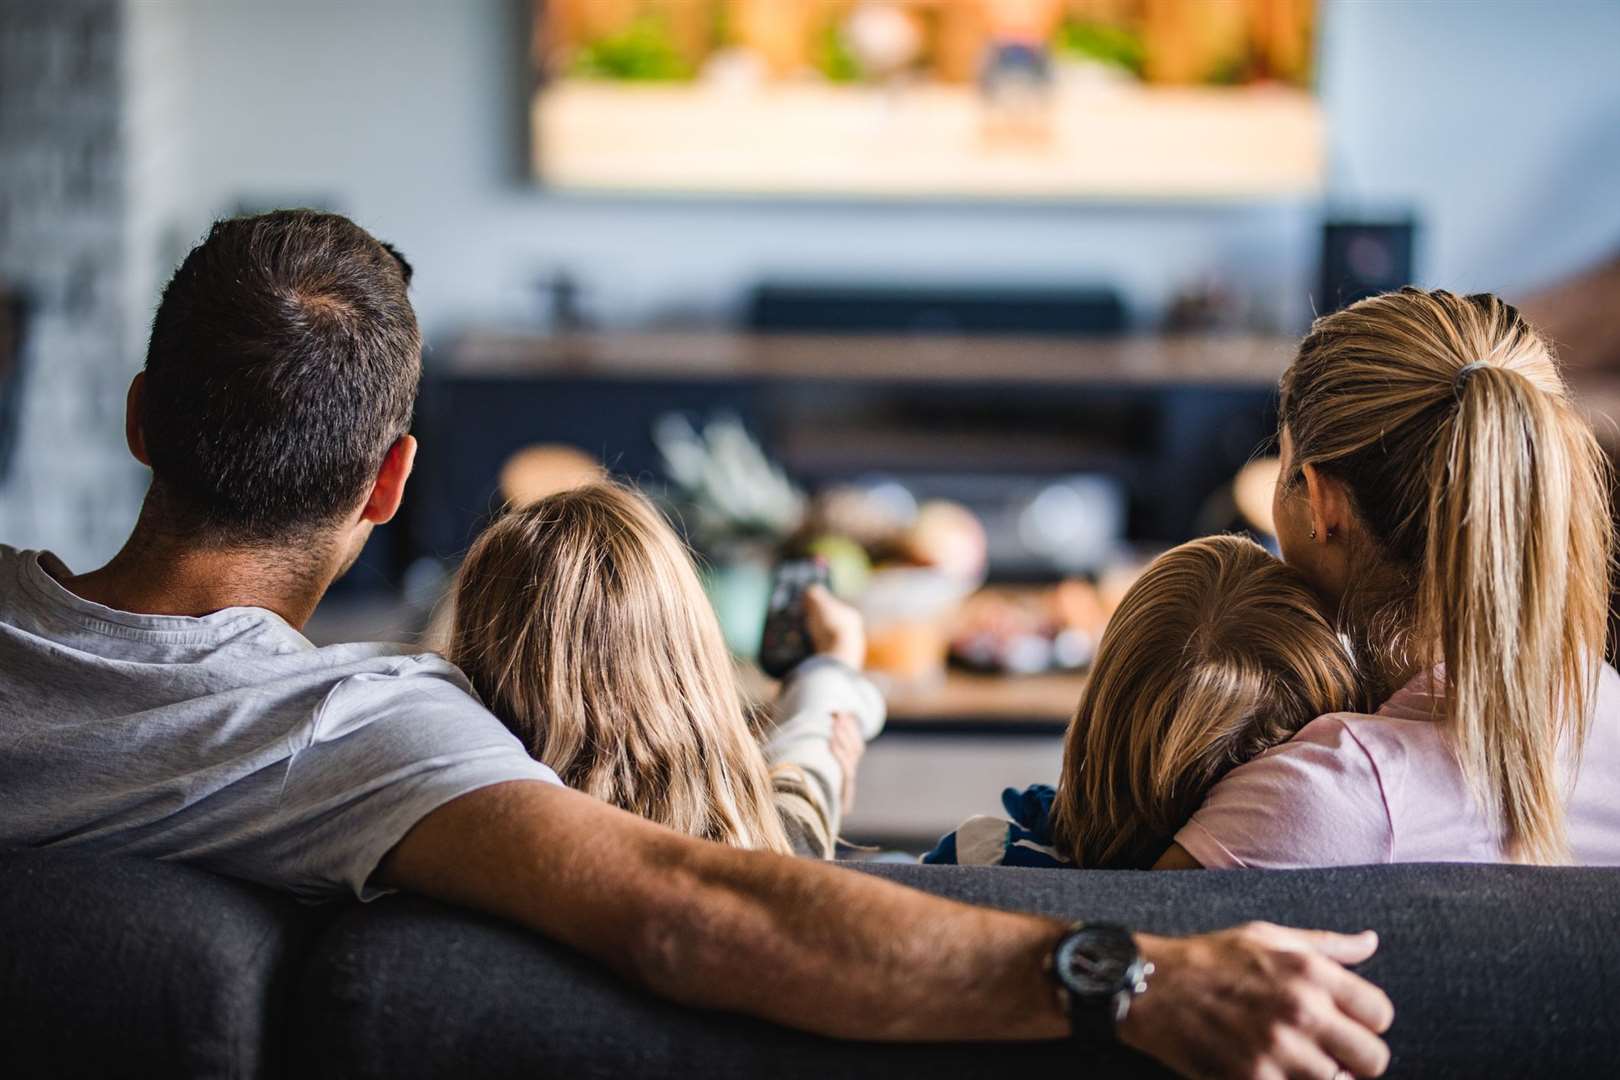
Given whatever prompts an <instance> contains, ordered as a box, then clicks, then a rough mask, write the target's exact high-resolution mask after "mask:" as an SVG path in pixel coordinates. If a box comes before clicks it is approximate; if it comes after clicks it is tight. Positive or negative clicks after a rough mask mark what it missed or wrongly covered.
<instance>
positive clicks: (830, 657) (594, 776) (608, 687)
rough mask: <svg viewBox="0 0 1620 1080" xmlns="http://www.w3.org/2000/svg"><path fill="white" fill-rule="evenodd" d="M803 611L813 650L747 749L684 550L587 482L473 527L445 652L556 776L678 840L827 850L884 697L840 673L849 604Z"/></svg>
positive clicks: (732, 677)
mask: <svg viewBox="0 0 1620 1080" xmlns="http://www.w3.org/2000/svg"><path fill="white" fill-rule="evenodd" d="M807 608H808V616H809V623H810V626H809V629H810V636H811V638H812V640H813V641H814V642H815V644H816V647H817V652H818V654H820V655H818V656H817V657H815V658H812V659H811V660H809V661H807V662H806V663H804V664H801V665H800V666H799V668H798V669H797V670H796V671H794V672H793V673H791V674H790V675H789V676H788V679H787V680H786V682H785V683H784V685H783V689H782V693H781V696H780V698H779V699H778V701H777V703H776V712H777V715H778V716H779V717H781V718H782V719H781V721H780V722H779V723H778V724H776V725H775V727H774V728H773V730H771V731H769V732H767V733H765V734H766V735H767V737H768V741H767V742H766V743H765V744H764V745H763V746H762V745H761V742H760V739H759V736H758V734H757V733H756V732H755V731H754V730H753V728H752V727H751V725H750V724H749V722H748V719H747V717H746V715H745V714H744V711H743V701H742V695H741V693H740V690H739V688H738V684H737V675H736V669H735V668H734V667H733V665H732V661H731V657H730V654H729V653H727V651H726V648H725V643H724V640H723V639H722V637H721V633H720V624H719V621H718V620H717V619H716V618H715V614H714V610H713V608H711V607H710V606H709V601H708V598H707V597H706V596H705V595H704V593H703V588H702V586H701V585H700V584H699V583H698V578H697V574H696V572H695V570H694V568H693V566H692V560H691V558H690V556H688V554H687V552H686V548H685V546H684V545H682V543H681V541H680V539H679V538H678V537H677V536H676V535H675V533H674V531H673V530H671V529H670V527H669V525H668V524H667V523H666V522H665V521H664V519H663V517H662V515H660V514H659V512H658V511H657V510H656V509H655V508H654V507H652V506H651V505H650V504H649V503H648V502H647V501H646V500H645V499H643V498H642V497H641V496H639V495H636V494H635V493H634V492H631V491H628V490H626V489H624V488H621V487H617V486H614V485H611V484H590V485H587V486H584V487H579V488H575V489H572V490H570V491H565V492H562V493H560V494H556V495H552V496H549V497H547V498H544V499H541V500H540V501H538V502H536V503H534V504H532V505H530V506H526V507H523V508H521V509H518V510H513V511H511V512H510V513H508V514H506V515H505V516H504V517H502V518H499V519H498V520H496V521H495V522H494V523H492V524H491V525H490V527H489V528H488V529H486V530H485V531H484V532H483V534H482V535H480V536H479V538H478V540H477V542H476V543H475V544H474V545H473V547H472V550H471V551H470V552H468V554H467V558H466V560H465V561H464V562H463V563H462V567H461V570H460V572H459V574H458V575H457V578H456V588H455V612H454V616H453V620H454V625H453V629H452V631H451V635H450V645H449V648H448V650H447V654H448V656H449V659H450V660H451V661H452V662H453V663H455V665H456V666H457V667H459V668H461V670H462V671H464V672H465V673H466V674H467V677H468V679H469V680H470V681H471V682H472V684H473V687H474V688H475V689H476V690H477V691H478V693H479V695H480V696H481V697H482V698H483V700H484V702H485V703H486V704H487V705H488V706H489V708H490V710H491V711H492V712H494V713H495V715H496V716H498V717H500V719H501V721H502V722H503V723H505V724H506V726H507V727H508V728H510V729H511V730H512V732H513V733H514V734H516V735H517V736H518V738H520V739H521V740H522V741H523V744H524V745H525V746H526V747H527V748H528V749H529V752H530V753H531V754H532V755H533V756H534V757H535V758H537V759H538V760H540V761H543V762H545V763H546V764H547V765H550V766H551V767H552V768H553V769H555V770H556V772H557V775H558V776H560V777H561V778H562V779H563V782H564V783H566V784H568V785H569V786H570V787H573V788H577V789H579V790H581V791H584V792H585V793H586V794H589V795H594V796H596V797H597V798H599V799H602V800H604V801H606V802H609V803H612V804H614V805H615V806H618V807H620V808H621V809H624V810H628V811H630V812H631V813H635V814H639V815H641V816H642V817H645V818H648V819H650V820H652V821H656V822H658V823H659V824H661V825H665V826H668V827H669V828H672V829H675V830H676V831H678V832H684V833H687V834H689V835H692V836H697V837H702V838H704V839H708V840H715V841H718V842H720V843H724V844H731V845H734V846H736V847H747V848H763V849H766V850H770V851H776V852H780V853H791V852H798V853H800V854H806V855H813V856H817V857H821V858H831V857H832V854H833V846H834V840H835V838H836V837H837V835H838V827H839V824H840V819H841V815H842V813H843V811H844V809H845V808H846V805H847V802H848V799H849V797H850V795H851V794H852V786H851V784H850V780H851V778H852V772H853V769H854V762H855V760H856V759H858V758H859V756H860V753H859V751H860V750H861V749H863V748H864V741H863V739H870V738H872V737H873V736H875V735H876V734H877V733H878V731H879V729H881V727H882V726H883V712H884V706H883V699H882V696H881V695H880V694H879V693H878V691H877V688H876V687H874V686H873V685H872V684H871V683H869V682H868V681H867V680H866V679H864V678H862V677H861V676H860V675H859V674H858V673H857V671H856V670H855V669H856V668H858V667H859V666H860V664H861V662H862V659H863V656H864V653H865V634H864V631H863V629H862V627H861V622H860V616H859V615H858V614H856V613H855V612H854V610H853V609H851V608H849V607H847V606H845V605H843V604H840V603H839V602H838V601H836V600H834V599H833V598H832V597H831V596H830V595H828V594H826V592H825V590H820V591H815V592H813V594H812V595H811V596H810V597H809V598H808V602H807ZM851 744H853V745H851ZM767 762H769V764H768V763H767Z"/></svg>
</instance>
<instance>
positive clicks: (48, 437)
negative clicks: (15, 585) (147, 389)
mask: <svg viewBox="0 0 1620 1080" xmlns="http://www.w3.org/2000/svg"><path fill="white" fill-rule="evenodd" d="M139 17H141V16H140V13H139V11H138V5H137V6H126V4H125V3H122V2H120V0H0V278H4V279H5V280H6V281H7V282H8V283H10V284H11V285H13V286H14V287H20V288H21V289H22V290H23V292H24V294H25V295H26V296H27V297H28V298H29V300H30V301H31V317H30V319H29V321H28V324H27V331H26V332H27V341H28V344H27V348H26V350H25V353H24V356H23V364H24V382H23V398H22V404H23V408H22V413H21V417H20V425H19V427H20V431H19V442H18V448H17V454H16V458H15V460H14V461H13V462H12V468H11V469H10V471H9V473H8V475H7V477H6V478H5V480H4V481H3V482H0V542H5V543H10V544H16V545H21V546H28V547H36V546H37V547H49V548H51V549H52V550H54V551H56V552H57V553H58V554H60V555H61V556H62V557H63V558H64V559H65V560H66V561H67V562H68V564H69V565H70V566H75V567H82V568H88V567H89V566H90V565H91V564H93V563H96V562H99V561H100V560H102V559H105V558H106V557H107V556H108V555H110V554H112V552H113V551H115V550H116V549H117V546H118V544H119V542H120V541H121V540H122V539H123V536H124V534H125V532H126V531H127V529H128V527H129V525H130V523H131V522H132V521H133V519H134V515H135V512H136V510H137V508H138V506H139V502H140V497H141V495H142V493H143V492H144V489H145V478H144V475H143V472H142V470H141V469H140V468H139V466H137V465H136V464H135V463H134V462H133V461H132V460H131V459H130V457H129V455H128V452H127V451H126V450H125V448H124V445H123V424H122V414H123V399H124V393H125V389H126V387H127V385H128V382H129V379H130V376H131V375H132V374H133V372H134V371H135V370H136V369H137V368H138V367H139V355H140V354H139V348H138V345H137V342H138V341H139V337H140V334H139V332H138V327H139V326H140V325H141V324H142V323H144V321H145V317H146V313H145V312H144V311H139V310H136V308H137V297H138V296H139V295H140V293H141V289H142V286H140V285H139V284H138V283H137V280H138V277H139V274H138V273H137V258H136V256H137V254H139V253H138V252H137V251H135V250H134V244H135V242H136V241H139V242H141V243H143V244H144V243H146V242H147V238H146V233H145V232H144V231H142V229H143V228H145V226H142V227H141V228H137V226H136V223H137V222H144V221H145V220H146V219H147V217H148V216H149V215H148V213H147V211H145V210H144V209H142V208H141V207H140V206H139V205H137V196H138V195H139V194H140V193H139V192H138V191H137V190H136V186H135V185H134V184H133V183H132V168H131V165H132V155H131V153H130V150H129V147H130V140H129V138H128V136H129V118H130V115H131V112H132V102H134V101H137V100H139V98H138V93H139V92H140V91H139V88H138V87H136V86H135V85H134V81H133V80H132V78H131V70H130V69H131V64H130V55H129V46H130V42H131V40H132V38H131V33H130V27H131V20H132V18H139Z"/></svg>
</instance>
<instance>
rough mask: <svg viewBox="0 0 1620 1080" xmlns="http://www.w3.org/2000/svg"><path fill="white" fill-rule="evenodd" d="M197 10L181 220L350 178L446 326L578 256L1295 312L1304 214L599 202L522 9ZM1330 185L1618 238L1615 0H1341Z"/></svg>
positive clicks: (667, 279) (1467, 217)
mask: <svg viewBox="0 0 1620 1080" xmlns="http://www.w3.org/2000/svg"><path fill="white" fill-rule="evenodd" d="M146 2H160V3H180V4H184V5H186V6H187V7H188V9H189V11H188V19H187V25H188V28H189V31H188V32H189V34H190V36H191V42H190V48H189V53H190V56H191V66H192V72H191V76H192V81H193V86H194V92H193V94H192V107H191V118H190V143H191V146H192V149H193V153H194V167H193V169H192V170H191V171H192V176H193V191H192V193H191V197H190V198H189V199H188V206H189V208H190V209H189V212H188V213H187V214H186V215H184V216H183V219H182V220H181V221H180V222H178V223H177V224H178V225H179V227H180V233H181V234H183V235H195V234H197V233H198V232H200V231H201V229H202V227H203V226H204V225H205V224H206V222H207V219H208V218H209V217H210V216H211V215H213V214H216V213H221V212H226V211H229V210H231V209H233V208H234V207H235V206H236V205H237V204H238V202H239V201H241V200H244V199H245V200H248V201H250V202H252V201H262V202H271V203H274V202H279V201H283V200H287V199H304V198H307V199H314V198H318V197H319V198H327V199H330V200H332V202H333V203H334V204H335V205H337V206H339V207H340V208H342V209H343V210H345V211H346V212H348V213H350V214H351V215H353V216H355V217H357V218H358V219H359V220H361V221H362V222H363V223H364V224H365V225H367V226H368V227H370V228H372V229H373V230H374V231H376V232H377V233H378V234H379V235H381V236H384V237H386V238H388V239H390V240H393V241H394V242H395V243H397V244H399V245H400V246H401V247H402V248H403V249H404V250H405V252H406V253H407V254H408V255H409V256H410V257H411V258H412V259H413V261H414V262H415V263H416V264H417V267H418V272H419V273H418V279H417V280H418V289H417V298H418V304H419V307H420V309H421V313H422V317H423V321H424V324H425V327H426V329H427V330H428V333H429V336H430V337H435V336H437V337H440V338H442V337H443V336H444V335H445V334H447V333H449V332H450V331H452V330H454V329H455V328H456V327H459V326H461V325H464V324H467V323H469V322H477V321H488V320H509V319H520V318H528V317H537V315H538V312H539V311H540V304H539V302H538V300H537V298H536V295H535V292H534V283H535V282H536V280H537V279H539V278H540V277H542V276H543V275H545V274H547V273H549V272H550V271H551V270H553V269H555V268H556V267H559V266H566V267H567V268H568V269H569V270H570V271H571V272H572V273H574V274H575V275H576V276H577V277H579V278H580V280H581V281H582V283H583V285H584V286H585V288H586V296H585V299H586V302H587V304H589V305H590V306H591V307H593V308H594V309H595V311H596V313H597V314H598V316H599V317H600V318H602V319H604V320H605V321H608V322H612V323H619V324H624V323H633V322H636V321H638V320H641V319H645V318H648V317H652V316H655V315H659V314H663V313H666V312H668V311H670V310H672V309H676V310H689V311H692V312H695V313H699V314H704V313H715V312H718V311H724V310H725V309H726V307H727V305H728V304H731V303H733V302H734V301H735V299H736V297H737V296H738V295H739V293H740V290H741V289H742V288H743V287H744V286H746V284H747V283H748V282H750V281H752V280H754V279H755V278H757V277H758V276H761V275H765V274H769V273H771V272H773V271H779V270H790V271H793V272H796V273H799V274H807V275H814V274H827V275H831V274H839V275H868V276H876V277H883V276H895V275H903V276H910V277H915V278H918V279H923V280H938V279H952V278H955V279H970V280H983V279H985V278H995V279H998V280H1003V281H1032V282H1044V283H1052V282H1063V281H1071V282H1084V281H1098V280H1103V281H1113V282H1117V283H1118V284H1120V285H1121V286H1122V287H1124V289H1125V290H1126V292H1127V295H1128V296H1129V297H1130V299H1131V300H1132V302H1133V304H1134V306H1135V307H1136V308H1137V309H1138V311H1139V312H1141V313H1143V314H1144V315H1151V314H1152V313H1153V312H1154V311H1156V310H1157V308H1158V307H1159V306H1160V305H1161V304H1162V303H1163V301H1164V300H1165V298H1166V297H1167V296H1168V295H1169V294H1170V293H1171V292H1172V291H1173V290H1174V289H1175V288H1176V287H1178V286H1180V285H1182V284H1185V283H1187V282H1189V281H1195V280H1198V279H1200V278H1203V277H1208V276H1213V275H1219V276H1221V277H1222V278H1223V279H1225V280H1227V281H1228V282H1233V283H1236V284H1237V285H1238V286H1239V287H1240V288H1243V289H1247V290H1249V291H1251V292H1252V293H1253V294H1254V295H1255V296H1256V297H1257V298H1258V302H1259V303H1260V304H1261V306H1262V308H1263V309H1264V310H1266V311H1268V312H1270V313H1272V314H1273V315H1274V316H1275V317H1276V318H1278V319H1280V320H1282V321H1284V322H1288V323H1297V321H1298V320H1299V319H1301V318H1302V317H1304V316H1305V314H1306V313H1307V311H1308V299H1307V295H1306V293H1307V290H1308V289H1309V288H1310V287H1311V284H1312V282H1313V280H1314V271H1313V269H1312V268H1313V265H1314V259H1315V251H1314V236H1315V222H1316V213H1317V211H1316V210H1315V209H1314V208H1312V207H1307V206H1297V205H1296V206H1280V207H1278V206H1274V207H1246V208H1245V207H1239V208H1233V207H1226V208H1213V207H1205V208H1185V207H1183V208H1161V209H1153V208H1142V207H1137V208H1130V207H1122V206H1085V205H1077V206H1021V207H1020V206H1011V207H983V206H980V207H972V206H963V205H960V204H957V205H938V204H935V205H928V204H915V203H913V204H889V205H883V204H867V205H840V204H837V203H828V202H821V203H816V202H807V203H782V202H766V201H752V202H736V201H726V200H718V199H716V200H693V199H687V200H674V199H665V200H655V199H642V200H625V199H611V198H601V199H589V198H581V197H561V196H555V195H548V194H546V193H544V192H542V191H540V190H539V189H537V188H536V187H534V186H533V185H532V184H531V183H530V182H529V181H528V180H527V178H526V176H525V175H524V168H525V165H524V161H523V156H524V152H525V151H524V147H523V144H522V141H523V123H524V119H523V111H522V110H523V105H524V102H523V96H524V87H525V80H526V70H525V66H524V57H523V49H524V46H525V41H524V38H523V36H522V18H523V12H522V6H523V5H522V3H521V0H519V2H518V3H514V2H513V0H344V2H341V3H331V2H328V0H279V2H277V3H274V4H267V3H264V2H263V0H146ZM1326 21H1327V29H1326V33H1325V34H1324V54H1323V93H1324V101H1325V106H1326V109H1327V111H1328V123H1329V132H1330V141H1331V144H1332V150H1333V160H1334V165H1333V171H1332V177H1331V184H1332V193H1331V194H1332V197H1333V199H1334V201H1335V202H1344V203H1347V204H1351V205H1372V206H1374V207H1375V208H1379V207H1385V206H1396V207H1400V206H1412V207H1413V208H1415V209H1417V210H1418V211H1419V212H1420V213H1421V214H1422V215H1423V218H1424V220H1425V223H1426V226H1427V227H1426V231H1425V234H1424V238H1423V242H1422V248H1421V254H1420V258H1421V272H1422V276H1423V277H1424V278H1425V279H1426V280H1428V281H1431V282H1434V283H1447V284H1451V285H1461V286H1467V287H1470V288H1473V287H1494V288H1502V289H1509V290H1513V289H1520V288H1522V287H1524V286H1526V285H1531V284H1534V283H1537V282H1540V281H1543V280H1546V279H1548V278H1551V277H1555V276H1557V275H1559V274H1561V273H1564V272H1566V271H1567V270H1569V269H1572V268H1574V267H1576V266H1578V265H1581V264H1583V263H1585V262H1588V261H1590V260H1592V259H1594V258H1596V257H1598V256H1599V255H1601V254H1602V253H1604V252H1605V251H1606V250H1609V249H1610V248H1612V247H1614V246H1615V245H1620V199H1616V198H1614V197H1613V196H1612V193H1613V192H1614V191H1615V190H1616V185H1615V180H1616V172H1617V170H1620V123H1617V121H1620V77H1617V76H1616V74H1615V73H1614V72H1615V69H1614V67H1613V61H1612V49H1613V45H1614V43H1615V42H1616V41H1620V3H1615V2H1610V0H1565V2H1563V3H1558V4H1530V3H1524V2H1520V0H1422V2H1418V0H1390V2H1371V0H1328V7H1327V12H1326Z"/></svg>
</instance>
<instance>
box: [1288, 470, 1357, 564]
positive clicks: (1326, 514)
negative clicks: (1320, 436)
mask: <svg viewBox="0 0 1620 1080" xmlns="http://www.w3.org/2000/svg"><path fill="white" fill-rule="evenodd" d="M1300 472H1301V473H1302V474H1303V475H1304V477H1305V498H1306V501H1307V502H1308V503H1309V505H1310V522H1311V536H1310V538H1311V540H1313V541H1315V542H1316V543H1318V544H1326V543H1328V542H1329V541H1331V540H1333V539H1335V538H1342V537H1343V536H1344V535H1345V533H1346V531H1347V530H1348V529H1349V528H1350V493H1349V492H1348V491H1346V490H1345V487H1344V484H1343V483H1342V482H1341V481H1339V480H1338V479H1337V478H1335V477H1332V476H1328V475H1327V474H1325V473H1324V472H1322V470H1320V469H1318V468H1317V467H1316V466H1315V465H1305V466H1302V467H1301V468H1300Z"/></svg>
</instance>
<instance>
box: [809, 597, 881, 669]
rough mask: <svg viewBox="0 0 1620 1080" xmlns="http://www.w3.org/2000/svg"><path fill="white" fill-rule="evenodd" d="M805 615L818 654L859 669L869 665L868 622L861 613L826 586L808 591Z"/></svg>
mask: <svg viewBox="0 0 1620 1080" xmlns="http://www.w3.org/2000/svg"><path fill="white" fill-rule="evenodd" d="M804 617H805V625H806V629H808V630H809V631H810V644H811V645H813V646H814V647H815V650H816V655H818V656H830V657H832V658H833V659H834V660H841V661H843V662H844V663H845V664H847V665H849V666H850V667H852V668H854V669H855V670H856V671H859V670H861V668H862V667H864V666H866V623H865V621H864V620H862V618H861V613H860V612H858V611H856V610H855V609H854V608H852V607H850V606H849V605H848V604H846V603H844V602H843V601H842V600H840V599H838V598H837V597H836V596H834V595H833V594H832V593H831V592H830V591H828V590H827V588H826V587H825V586H822V585H812V586H810V588H808V589H806V590H805V592H804Z"/></svg>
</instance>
